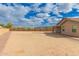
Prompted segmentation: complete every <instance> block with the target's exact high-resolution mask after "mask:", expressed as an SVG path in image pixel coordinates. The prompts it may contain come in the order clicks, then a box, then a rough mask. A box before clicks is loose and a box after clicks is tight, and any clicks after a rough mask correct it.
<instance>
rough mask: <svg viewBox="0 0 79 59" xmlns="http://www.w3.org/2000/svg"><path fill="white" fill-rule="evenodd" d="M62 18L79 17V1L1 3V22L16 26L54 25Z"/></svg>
mask: <svg viewBox="0 0 79 59" xmlns="http://www.w3.org/2000/svg"><path fill="white" fill-rule="evenodd" d="M62 18H79V3H0V23H3V24H7V23H9V22H11V23H12V24H13V25H14V26H23V27H44V26H54V25H56V24H57V23H58V22H59V21H60V20H62Z"/></svg>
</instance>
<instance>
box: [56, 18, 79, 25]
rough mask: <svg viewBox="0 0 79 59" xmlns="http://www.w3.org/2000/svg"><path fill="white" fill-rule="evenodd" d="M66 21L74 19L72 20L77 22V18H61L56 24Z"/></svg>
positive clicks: (78, 19) (78, 20)
mask: <svg viewBox="0 0 79 59" xmlns="http://www.w3.org/2000/svg"><path fill="white" fill-rule="evenodd" d="M66 21H74V22H79V18H63V19H62V20H61V21H60V22H59V23H57V25H61V24H63V23H64V22H66Z"/></svg>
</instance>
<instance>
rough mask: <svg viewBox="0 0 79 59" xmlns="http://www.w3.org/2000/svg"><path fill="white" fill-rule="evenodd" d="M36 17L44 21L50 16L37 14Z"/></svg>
mask: <svg viewBox="0 0 79 59" xmlns="http://www.w3.org/2000/svg"><path fill="white" fill-rule="evenodd" d="M36 16H37V17H39V18H43V19H46V18H48V17H49V16H50V15H49V14H48V13H38V14H37V15H36Z"/></svg>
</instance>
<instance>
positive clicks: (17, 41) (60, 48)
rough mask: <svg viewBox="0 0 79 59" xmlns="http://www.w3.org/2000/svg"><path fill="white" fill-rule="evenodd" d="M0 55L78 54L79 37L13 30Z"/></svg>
mask: <svg viewBox="0 0 79 59" xmlns="http://www.w3.org/2000/svg"><path fill="white" fill-rule="evenodd" d="M8 35H10V36H9V39H8V40H7V42H6V45H5V47H4V49H3V50H2V53H1V55H16V56H18V55H30V56H33V55H36V56H37V55H39V56H46V55H50V56H51V55H57V56H58V55H66V56H67V55H79V40H77V39H79V38H73V37H68V36H65V35H59V34H53V33H51V32H32V31H31V32H30V31H29V32H27V31H24V32H23V31H13V32H11V33H10V34H8Z"/></svg>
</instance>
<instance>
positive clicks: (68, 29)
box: [61, 21, 79, 37]
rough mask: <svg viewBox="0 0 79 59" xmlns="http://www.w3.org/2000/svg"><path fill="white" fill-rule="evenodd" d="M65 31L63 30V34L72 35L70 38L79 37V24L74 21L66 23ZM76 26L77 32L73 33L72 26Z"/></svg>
mask: <svg viewBox="0 0 79 59" xmlns="http://www.w3.org/2000/svg"><path fill="white" fill-rule="evenodd" d="M63 25H64V27H65V28H64V29H65V31H62V30H61V33H62V34H66V35H70V36H78V37H79V23H77V22H72V21H66V22H65V23H64V24H63ZM73 25H76V26H77V32H72V26H73Z"/></svg>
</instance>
